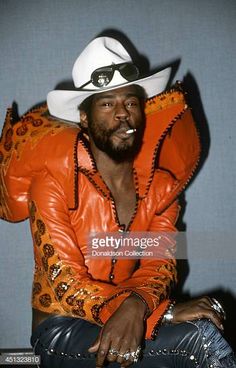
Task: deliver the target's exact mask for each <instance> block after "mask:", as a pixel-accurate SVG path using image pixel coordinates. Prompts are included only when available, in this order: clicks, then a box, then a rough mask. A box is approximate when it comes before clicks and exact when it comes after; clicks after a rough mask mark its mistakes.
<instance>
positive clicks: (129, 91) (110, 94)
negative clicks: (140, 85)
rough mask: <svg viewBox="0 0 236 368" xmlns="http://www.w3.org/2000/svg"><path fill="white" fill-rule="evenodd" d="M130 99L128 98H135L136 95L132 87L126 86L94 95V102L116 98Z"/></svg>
mask: <svg viewBox="0 0 236 368" xmlns="http://www.w3.org/2000/svg"><path fill="white" fill-rule="evenodd" d="M120 96H122V97H130V96H137V97H138V93H137V90H136V88H135V86H134V85H131V86H127V87H120V88H116V89H113V90H110V91H105V92H101V93H98V94H95V95H94V100H95V101H96V100H99V99H101V98H116V97H120Z"/></svg>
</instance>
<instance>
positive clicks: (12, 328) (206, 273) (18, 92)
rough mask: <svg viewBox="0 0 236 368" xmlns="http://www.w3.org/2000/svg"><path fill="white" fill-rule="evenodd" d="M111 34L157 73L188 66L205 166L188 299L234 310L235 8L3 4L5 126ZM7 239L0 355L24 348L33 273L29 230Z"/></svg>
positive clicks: (0, 45) (205, 0)
mask: <svg viewBox="0 0 236 368" xmlns="http://www.w3.org/2000/svg"><path fill="white" fill-rule="evenodd" d="M109 28H110V29H116V30H118V31H121V32H123V33H125V34H126V35H127V36H128V37H129V39H130V40H131V41H132V43H133V44H134V45H135V46H136V48H137V49H138V50H139V52H140V53H141V54H143V55H145V56H147V57H148V58H149V61H150V67H151V68H154V67H157V66H158V65H161V64H165V63H171V62H173V61H176V60H179V61H180V64H179V68H178V70H177V73H176V75H175V77H174V79H180V80H183V79H185V83H186V87H187V88H188V89H189V91H190V100H191V102H192V103H193V108H194V114H195V116H196V119H197V121H198V123H199V126H200V128H201V130H202V135H203V141H204V147H205V148H204V155H205V156H206V160H205V162H204V164H203V165H202V167H201V170H200V172H199V174H198V176H197V177H196V179H195V180H194V185H190V186H189V188H188V189H187V192H186V196H185V201H186V203H187V206H186V209H185V212H184V214H183V215H184V217H183V221H184V222H185V223H186V224H187V229H188V230H191V231H192V232H193V234H194V235H193V236H191V238H190V239H189V241H188V243H187V249H188V255H189V265H188V267H187V268H186V265H185V267H184V272H183V273H184V274H185V283H184V291H185V293H190V294H191V295H193V296H194V295H197V294H199V293H203V294H205V293H212V292H213V293H214V295H219V296H220V297H221V299H222V300H224V301H225V304H226V308H228V309H229V310H230V309H231V308H232V310H233V307H235V304H234V303H235V301H234V300H235V299H234V298H235V297H236V286H235V281H236V271H235V270H236V267H235V265H236V255H235V253H236V252H235V238H236V236H235V225H236V214H235V212H236V211H235V195H234V191H235V182H236V180H235V179H236V170H235V161H236V158H235V149H234V145H235V138H236V137H235V133H236V127H235V126H236V118H235V116H236V98H235V85H236V72H235V60H236V45H235V34H236V2H235V0H198V1H195V0H175V1H174V0H165V1H161V0H156V1H153V0H145V1H143V0H119V1H117V0H99V1H96V0H67V1H63V0H49V1H46V0H37V1H34V0H21V1H17V0H0V49H1V57H0V73H1V74H0V86H1V99H0V121H1V122H0V125H2V124H3V121H4V116H5V110H6V108H7V107H8V106H10V105H11V104H12V102H13V101H16V102H17V104H18V108H19V113H20V114H22V113H24V112H25V111H26V110H28V109H29V108H30V107H32V106H33V105H35V104H36V103H38V102H40V101H43V100H45V96H46V93H47V92H48V91H50V90H52V89H54V88H55V86H56V85H57V84H58V83H59V82H62V81H63V80H65V79H70V78H71V69H72V65H73V62H74V60H75V59H76V57H77V56H78V54H79V53H80V51H81V50H82V49H83V48H84V47H85V45H86V44H87V43H88V42H89V41H90V40H91V39H92V38H93V37H94V36H96V35H97V34H98V33H100V32H101V31H103V30H104V29H109ZM208 148H210V149H209V154H207V153H208ZM0 233H1V236H0V249H1V250H0V290H1V298H0V324H1V333H0V348H3V347H4V348H10V347H12V348H13V347H19V346H20V347H24V346H25V347H26V346H29V335H30V324H31V310H30V293H31V282H32V269H33V262H32V246H31V238H30V234H29V229H28V223H27V222H24V223H19V224H14V225H13V224H8V223H5V222H3V221H1V222H0ZM206 250H207V252H206ZM229 321H230V323H229V324H228V327H227V329H226V330H227V331H228V333H229V332H230V329H231V330H233V325H232V318H231V320H230V319H229ZM234 327H235V325H234ZM227 331H226V332H227Z"/></svg>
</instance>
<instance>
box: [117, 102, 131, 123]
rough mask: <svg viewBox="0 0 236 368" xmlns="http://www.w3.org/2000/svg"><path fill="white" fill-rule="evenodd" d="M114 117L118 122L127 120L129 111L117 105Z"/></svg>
mask: <svg viewBox="0 0 236 368" xmlns="http://www.w3.org/2000/svg"><path fill="white" fill-rule="evenodd" d="M115 117H116V119H118V120H122V119H124V120H128V119H129V111H128V110H127V109H126V107H125V105H123V104H119V105H117V106H116V111H115Z"/></svg>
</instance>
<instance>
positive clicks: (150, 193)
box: [0, 84, 200, 338]
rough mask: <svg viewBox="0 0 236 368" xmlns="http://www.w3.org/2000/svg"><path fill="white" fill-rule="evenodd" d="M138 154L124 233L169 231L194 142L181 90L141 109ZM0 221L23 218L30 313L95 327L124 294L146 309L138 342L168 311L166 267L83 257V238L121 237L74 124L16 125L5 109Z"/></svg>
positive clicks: (194, 154)
mask: <svg viewBox="0 0 236 368" xmlns="http://www.w3.org/2000/svg"><path fill="white" fill-rule="evenodd" d="M145 113H146V129H145V135H144V142H143V145H142V149H141V151H140V153H139V155H138V156H137V158H136V159H135V162H134V168H133V173H134V178H135V183H136V193H137V203H136V209H135V213H134V215H133V217H132V220H131V221H130V224H129V226H128V229H127V230H129V231H165V232H173V231H176V228H175V222H176V220H177V217H178V212H179V206H178V203H177V200H176V198H177V196H178V194H179V193H180V192H181V191H182V190H183V188H184V187H185V186H186V184H187V183H188V181H189V180H190V178H191V176H192V175H193V172H194V170H195V168H196V165H197V162H198V160H199V154H200V144H199V139H198V134H197V131H196V127H195V124H194V122H193V118H192V115H191V111H190V109H189V107H188V106H187V104H186V101H185V96H184V93H183V92H182V90H181V88H180V85H179V84H178V85H176V86H175V87H174V88H173V89H172V90H170V91H168V92H165V93H162V94H161V95H158V96H156V97H154V98H152V99H150V100H148V101H147V103H146V108H145ZM0 164H1V169H0V180H1V187H0V188H1V191H0V204H1V206H0V216H1V218H3V219H5V220H8V221H13V222H17V221H21V220H24V219H26V218H29V219H30V224H31V231H32V237H33V242H34V257H35V272H34V283H33V292H32V306H33V308H35V309H37V310H40V311H43V312H47V313H57V314H61V315H67V316H75V317H78V318H84V319H86V320H88V321H90V322H92V323H96V324H99V325H103V324H104V323H105V322H106V321H107V319H108V318H109V317H110V316H111V314H112V313H114V311H115V310H116V309H117V308H118V306H119V305H120V304H121V303H122V301H123V300H124V299H125V298H127V296H129V295H130V294H131V293H133V292H134V293H136V294H137V295H139V296H140V297H141V298H142V299H143V300H144V301H145V302H146V304H147V306H148V310H149V317H148V318H147V332H146V338H151V337H153V336H154V335H153V334H154V331H155V328H156V326H157V325H158V322H159V321H160V320H161V317H162V315H163V313H164V312H165V310H166V308H167V307H168V305H169V294H170V288H171V286H172V285H173V283H174V282H175V281H176V267H175V266H176V262H175V260H174V259H145V258H144V259H140V260H138V261H137V260H133V259H118V260H116V261H115V260H111V259H95V258H89V257H87V239H88V234H89V233H90V232H91V231H95V232H96V231H97V232H100V233H101V232H116V231H118V230H119V229H121V224H119V221H118V219H117V215H116V208H115V203H114V200H113V198H112V195H111V193H110V192H109V189H108V188H107V186H106V185H105V183H104V181H103V179H102V178H101V176H100V175H99V172H98V171H97V169H96V165H95V162H94V161H93V158H92V156H91V154H90V151H89V144H88V139H87V137H86V136H85V135H84V134H82V132H81V130H80V128H79V127H78V125H76V124H72V123H68V122H65V121H61V120H58V119H56V118H54V117H52V116H50V115H49V114H48V111H47V107H46V106H41V107H40V108H37V109H34V110H33V111H31V112H28V113H27V114H25V115H24V116H23V117H22V118H21V119H20V121H18V122H17V123H15V124H12V122H11V110H10V109H9V110H8V113H7V117H6V121H5V124H4V128H3V133H2V138H1V143H0Z"/></svg>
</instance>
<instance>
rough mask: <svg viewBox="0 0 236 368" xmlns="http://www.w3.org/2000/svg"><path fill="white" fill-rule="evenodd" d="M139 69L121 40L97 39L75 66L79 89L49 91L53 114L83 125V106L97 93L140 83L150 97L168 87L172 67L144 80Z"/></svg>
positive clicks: (74, 71) (75, 80)
mask: <svg viewBox="0 0 236 368" xmlns="http://www.w3.org/2000/svg"><path fill="white" fill-rule="evenodd" d="M127 63H128V64H127ZM99 68H104V69H105V71H103V69H101V70H98V71H97V69H99ZM107 69H108V74H107ZM137 70H138V69H137V67H135V66H134V64H133V62H132V59H131V57H130V55H129V54H128V52H127V51H126V49H125V48H124V47H123V45H122V44H121V43H120V42H119V41H117V40H116V39H114V38H111V37H98V38H95V39H94V40H93V41H91V42H90V43H89V44H88V45H87V47H86V48H85V49H84V51H83V52H82V53H81V54H80V56H79V57H78V58H77V60H76V61H75V64H74V66H73V70H72V77H73V81H74V85H75V87H76V88H77V89H76V90H73V91H68V90H54V91H51V92H49V93H48V95H47V104H48V109H49V112H50V114H51V115H53V116H56V117H58V118H60V119H64V120H69V121H73V122H79V121H80V114H79V109H78V107H79V105H80V104H81V102H82V101H83V100H85V99H86V98H87V97H89V96H91V95H93V94H95V93H101V92H104V91H109V90H112V89H115V88H118V87H123V86H129V85H131V84H137V85H139V86H141V87H143V88H144V89H145V91H146V94H147V97H148V98H149V97H152V96H155V95H157V94H159V93H161V92H162V91H163V90H164V89H165V88H166V85H167V82H168V80H169V76H170V72H171V68H166V69H164V70H162V71H160V72H158V73H155V74H153V75H151V76H149V77H145V78H141V79H138V73H137ZM111 71H112V72H111ZM122 73H123V76H122ZM126 74H127V75H126ZM129 74H130V75H129ZM107 75H108V77H107ZM93 76H95V80H94V78H93ZM109 77H111V78H109ZM93 83H95V85H94V84H93Z"/></svg>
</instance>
